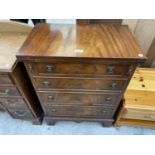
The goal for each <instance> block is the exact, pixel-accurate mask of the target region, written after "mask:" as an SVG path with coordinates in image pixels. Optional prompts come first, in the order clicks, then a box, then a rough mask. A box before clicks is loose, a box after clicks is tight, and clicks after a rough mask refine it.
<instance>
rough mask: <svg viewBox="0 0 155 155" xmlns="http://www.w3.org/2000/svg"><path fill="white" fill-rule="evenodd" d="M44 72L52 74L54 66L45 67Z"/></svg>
mask: <svg viewBox="0 0 155 155" xmlns="http://www.w3.org/2000/svg"><path fill="white" fill-rule="evenodd" d="M46 70H47V72H52V71H53V70H54V66H53V65H46Z"/></svg>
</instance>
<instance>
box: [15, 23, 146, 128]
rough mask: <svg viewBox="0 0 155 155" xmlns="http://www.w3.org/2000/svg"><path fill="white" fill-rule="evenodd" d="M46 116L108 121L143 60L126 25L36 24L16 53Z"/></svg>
mask: <svg viewBox="0 0 155 155" xmlns="http://www.w3.org/2000/svg"><path fill="white" fill-rule="evenodd" d="M17 58H18V60H19V61H21V62H23V63H24V65H25V67H26V69H27V72H28V74H29V77H30V78H31V80H32V83H33V86H34V88H35V91H36V93H37V95H38V97H39V100H40V102H41V105H42V108H43V110H44V115H45V120H46V121H47V123H48V124H51V125H52V124H54V123H55V122H56V121H58V120H73V121H78V122H79V121H99V122H101V123H103V125H104V126H111V125H112V124H113V122H114V120H115V113H116V111H117V109H118V107H119V103H120V100H121V98H122V96H123V93H124V91H125V89H126V87H127V85H128V83H129V80H130V78H131V76H132V74H133V72H134V70H135V68H136V66H137V65H138V64H140V63H143V62H144V61H145V59H146V58H145V56H144V55H143V54H142V53H141V49H140V47H139V46H138V44H137V42H136V40H135V39H134V37H133V36H132V34H131V32H130V31H129V29H128V27H127V26H120V27H118V26H117V27H115V26H105V25H49V24H39V25H37V26H36V27H35V28H34V29H33V30H32V32H31V33H30V35H29V37H28V38H27V40H26V41H25V42H24V44H23V46H22V47H21V49H20V51H19V53H18V54H17Z"/></svg>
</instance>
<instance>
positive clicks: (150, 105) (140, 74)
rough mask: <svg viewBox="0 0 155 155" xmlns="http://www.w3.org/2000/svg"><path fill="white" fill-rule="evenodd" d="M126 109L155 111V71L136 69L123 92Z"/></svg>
mask: <svg viewBox="0 0 155 155" xmlns="http://www.w3.org/2000/svg"><path fill="white" fill-rule="evenodd" d="M125 105H126V107H128V108H138V109H154V110H155V69H153V68H152V69H151V68H137V69H136V71H135V73H134V75H133V77H132V79H131V81H130V83H129V85H128V88H127V90H126V92H125Z"/></svg>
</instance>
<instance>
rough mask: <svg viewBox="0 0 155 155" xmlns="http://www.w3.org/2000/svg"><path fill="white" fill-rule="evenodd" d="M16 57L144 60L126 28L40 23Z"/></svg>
mask: <svg viewBox="0 0 155 155" xmlns="http://www.w3.org/2000/svg"><path fill="white" fill-rule="evenodd" d="M17 56H18V57H29V58H30V57H31V56H34V57H76V58H77V57H78V58H106V59H107V58H110V59H128V60H132V59H134V60H140V61H144V60H145V59H146V58H145V56H144V55H143V53H142V50H141V48H140V47H139V45H138V43H137V42H136V40H135V38H134V37H133V35H132V33H131V32H130V30H129V28H128V27H127V26H112V25H102V24H100V25H97V24H92V25H65V24H63V25H60V24H59V25H49V24H39V25H37V26H36V27H35V28H34V29H33V30H32V32H31V33H30V35H29V37H28V39H27V40H26V41H25V43H24V44H23V46H22V48H21V49H20V52H19V53H18V54H17Z"/></svg>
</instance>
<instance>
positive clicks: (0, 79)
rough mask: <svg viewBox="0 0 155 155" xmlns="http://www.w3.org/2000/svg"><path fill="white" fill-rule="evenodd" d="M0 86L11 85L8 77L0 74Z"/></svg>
mask: <svg viewBox="0 0 155 155" xmlns="http://www.w3.org/2000/svg"><path fill="white" fill-rule="evenodd" d="M0 85H13V84H12V81H11V79H10V78H9V76H8V75H1V74H0Z"/></svg>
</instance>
